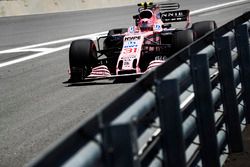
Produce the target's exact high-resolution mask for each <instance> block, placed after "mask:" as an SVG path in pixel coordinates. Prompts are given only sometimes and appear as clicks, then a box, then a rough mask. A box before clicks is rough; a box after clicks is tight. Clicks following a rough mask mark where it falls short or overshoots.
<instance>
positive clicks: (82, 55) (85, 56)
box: [69, 39, 98, 80]
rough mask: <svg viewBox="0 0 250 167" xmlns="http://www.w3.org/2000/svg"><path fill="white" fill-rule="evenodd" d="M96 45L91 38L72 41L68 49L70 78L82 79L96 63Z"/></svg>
mask: <svg viewBox="0 0 250 167" xmlns="http://www.w3.org/2000/svg"><path fill="white" fill-rule="evenodd" d="M97 61H98V60H97V51H96V46H95V44H94V42H93V41H92V40H89V39H82V40H76V41H73V42H72V43H71V45H70V49H69V66H70V71H71V80H83V79H84V78H85V77H86V76H87V75H89V74H90V72H91V68H92V67H94V66H96V65H97Z"/></svg>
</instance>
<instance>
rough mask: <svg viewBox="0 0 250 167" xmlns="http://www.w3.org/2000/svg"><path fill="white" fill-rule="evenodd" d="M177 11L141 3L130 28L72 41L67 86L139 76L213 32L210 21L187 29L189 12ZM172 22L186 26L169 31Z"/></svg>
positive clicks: (168, 6) (175, 6)
mask: <svg viewBox="0 0 250 167" xmlns="http://www.w3.org/2000/svg"><path fill="white" fill-rule="evenodd" d="M179 7H180V5H179V4H178V3H164V4H154V3H152V2H143V3H140V4H138V14H137V15H135V16H133V19H134V20H135V25H134V26H130V27H128V28H117V29H112V30H109V32H108V34H107V35H105V36H100V37H98V38H97V40H96V41H92V40H90V39H82V40H77V41H73V42H72V43H71V46H70V52H69V66H70V68H69V74H70V79H69V81H68V82H69V83H72V82H82V81H90V80H98V79H107V78H115V79H117V78H121V77H131V78H134V77H136V76H140V75H141V74H144V73H146V72H148V71H150V70H152V69H153V68H155V67H157V66H159V65H161V64H162V63H164V62H165V61H166V60H167V59H168V58H169V57H170V56H171V55H173V54H174V53H175V52H177V51H178V50H180V49H182V48H184V47H185V46H187V45H189V44H190V43H192V42H193V41H194V40H195V39H197V38H199V37H201V36H203V35H204V34H206V33H207V32H208V31H211V30H213V29H215V28H216V24H215V22H214V21H202V22H197V23H194V24H193V25H192V26H191V27H189V26H190V16H189V10H177V9H179ZM173 22H186V25H185V26H184V28H182V29H180V28H173V27H172V23H173ZM96 46H97V47H96Z"/></svg>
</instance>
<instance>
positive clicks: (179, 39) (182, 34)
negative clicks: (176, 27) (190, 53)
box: [173, 30, 194, 52]
mask: <svg viewBox="0 0 250 167" xmlns="http://www.w3.org/2000/svg"><path fill="white" fill-rule="evenodd" d="M193 41H194V36H193V31H192V30H183V31H176V32H175V33H174V34H173V51H174V52H177V51H179V50H180V49H182V48H184V47H185V46H187V45H189V44H191V43H192V42H193Z"/></svg>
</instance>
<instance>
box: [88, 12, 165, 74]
mask: <svg viewBox="0 0 250 167" xmlns="http://www.w3.org/2000/svg"><path fill="white" fill-rule="evenodd" d="M147 11H150V12H151V13H152V17H151V18H140V20H139V23H138V26H131V27H129V28H128V32H126V33H125V34H123V35H125V36H124V38H123V47H122V50H121V53H120V55H119V58H118V61H117V65H116V75H122V74H142V73H144V72H148V71H149V70H151V69H153V68H155V67H157V66H159V65H160V64H162V63H163V62H164V61H163V60H153V61H152V62H150V63H149V66H148V68H147V70H146V71H141V69H140V68H139V62H140V58H141V56H144V55H142V49H143V45H144V44H151V43H152V42H159V40H160V37H159V34H160V32H162V25H163V22H162V21H161V19H158V18H157V14H158V9H155V10H152V11H151V10H147ZM145 23H149V25H150V26H151V27H150V28H149V29H142V28H141V26H142V24H145ZM145 38H147V40H145ZM148 39H150V40H148ZM152 49H155V48H152ZM149 51H150V48H149ZM98 76H99V77H101V76H103V77H104V76H105V77H109V76H111V74H110V72H109V71H108V68H107V67H106V66H104V65H101V66H99V67H96V68H93V69H92V72H91V74H90V75H89V76H88V77H98Z"/></svg>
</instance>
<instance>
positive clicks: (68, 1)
mask: <svg viewBox="0 0 250 167" xmlns="http://www.w3.org/2000/svg"><path fill="white" fill-rule="evenodd" d="M144 1H145V0H144ZM160 1H162V0H153V2H160ZM139 2H143V0H0V17H2V16H16V15H30V14H41V13H54V12H64V11H75V10H86V9H95V8H106V7H115V6H125V5H136V4H137V3H139Z"/></svg>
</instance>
